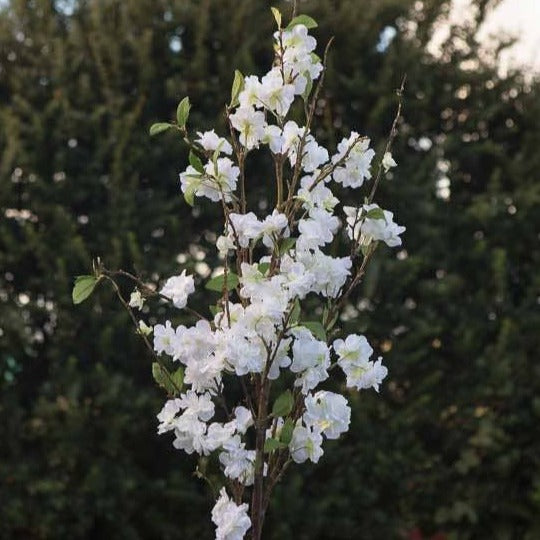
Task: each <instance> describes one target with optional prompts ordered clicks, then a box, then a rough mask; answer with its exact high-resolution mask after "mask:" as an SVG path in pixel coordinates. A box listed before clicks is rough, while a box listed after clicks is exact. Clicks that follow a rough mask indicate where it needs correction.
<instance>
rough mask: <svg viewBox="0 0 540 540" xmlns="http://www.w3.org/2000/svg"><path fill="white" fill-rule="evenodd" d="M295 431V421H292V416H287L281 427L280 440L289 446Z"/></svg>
mask: <svg viewBox="0 0 540 540" xmlns="http://www.w3.org/2000/svg"><path fill="white" fill-rule="evenodd" d="M293 431H294V422H293V421H292V418H287V420H285V423H284V424H283V427H282V428H281V433H280V435H279V440H280V441H281V442H282V443H283V444H285V445H287V446H288V445H289V443H290V442H291V440H292V436H293Z"/></svg>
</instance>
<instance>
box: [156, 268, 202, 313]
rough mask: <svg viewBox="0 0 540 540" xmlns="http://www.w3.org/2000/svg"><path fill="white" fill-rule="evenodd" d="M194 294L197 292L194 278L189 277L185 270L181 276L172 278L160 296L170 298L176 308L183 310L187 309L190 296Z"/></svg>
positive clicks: (166, 283)
mask: <svg viewBox="0 0 540 540" xmlns="http://www.w3.org/2000/svg"><path fill="white" fill-rule="evenodd" d="M193 292H195V283H194V281H193V276H187V275H186V271H185V270H184V271H183V272H182V273H181V274H180V275H179V276H173V277H170V278H169V279H168V280H167V281H166V282H165V285H164V286H163V288H162V289H161V291H160V294H162V295H163V296H165V297H167V298H169V299H170V300H171V301H172V303H173V304H174V306H175V307H177V308H179V309H182V308H185V307H186V305H187V299H188V296H189V295H190V294H192V293H193Z"/></svg>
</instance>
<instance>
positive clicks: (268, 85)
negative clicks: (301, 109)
mask: <svg viewBox="0 0 540 540" xmlns="http://www.w3.org/2000/svg"><path fill="white" fill-rule="evenodd" d="M258 97H259V100H260V102H261V103H262V104H263V105H264V106H265V107H266V108H267V109H270V110H271V111H273V112H275V113H276V114H277V115H278V116H285V115H286V114H287V113H288V112H289V108H290V106H291V104H292V102H293V101H294V86H293V85H292V84H283V77H282V75H281V70H280V69H279V68H278V67H275V68H273V69H272V70H271V71H269V72H268V73H267V74H266V75H265V76H264V77H263V78H262V79H261V86H260V88H259V94H258Z"/></svg>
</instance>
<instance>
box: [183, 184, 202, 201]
mask: <svg viewBox="0 0 540 540" xmlns="http://www.w3.org/2000/svg"><path fill="white" fill-rule="evenodd" d="M198 188H199V186H198V185H197V184H191V185H190V186H189V187H188V188H187V189H186V191H185V192H184V199H185V201H186V202H187V203H188V204H189V206H193V205H194V204H195V192H196V191H197V189H198Z"/></svg>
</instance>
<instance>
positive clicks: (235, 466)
mask: <svg viewBox="0 0 540 540" xmlns="http://www.w3.org/2000/svg"><path fill="white" fill-rule="evenodd" d="M224 448H225V451H224V452H222V453H221V454H220V455H219V461H220V463H221V464H222V465H223V467H224V471H223V472H224V473H225V476H226V477H227V478H232V479H233V480H238V481H240V482H241V483H242V484H244V485H245V486H250V485H251V484H253V477H254V472H255V455H256V453H255V450H246V448H245V444H244V443H242V442H241V441H240V437H239V436H238V435H235V436H234V437H232V438H231V439H230V440H229V441H227V443H226V444H225V445H224Z"/></svg>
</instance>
